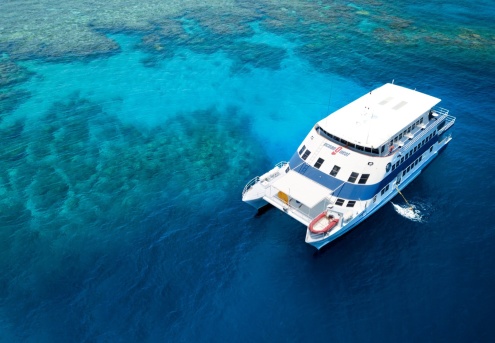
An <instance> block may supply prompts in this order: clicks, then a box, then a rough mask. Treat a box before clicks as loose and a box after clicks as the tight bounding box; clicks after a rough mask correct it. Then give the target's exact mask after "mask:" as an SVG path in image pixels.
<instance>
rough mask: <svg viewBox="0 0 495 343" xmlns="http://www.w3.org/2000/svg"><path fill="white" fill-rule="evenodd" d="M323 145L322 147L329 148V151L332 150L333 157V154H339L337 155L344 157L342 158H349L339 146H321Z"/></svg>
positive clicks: (326, 144) (347, 153)
mask: <svg viewBox="0 0 495 343" xmlns="http://www.w3.org/2000/svg"><path fill="white" fill-rule="evenodd" d="M323 145H324V146H326V147H327V148H329V149H331V150H333V152H332V155H335V154H337V153H339V154H341V155H344V156H349V155H350V153H349V152H347V151H343V150H342V147H341V146H339V147H336V146H335V145H332V144H328V143H325V144H323Z"/></svg>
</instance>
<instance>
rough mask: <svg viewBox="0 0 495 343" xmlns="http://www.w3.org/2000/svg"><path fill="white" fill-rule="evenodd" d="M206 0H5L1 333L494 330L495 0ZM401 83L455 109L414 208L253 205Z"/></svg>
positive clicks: (301, 337) (347, 337)
mask: <svg viewBox="0 0 495 343" xmlns="http://www.w3.org/2000/svg"><path fill="white" fill-rule="evenodd" d="M204 4H205V3H204V2H199V1H192V0H191V1H186V2H181V3H180V4H178V3H166V2H159V1H151V0H150V1H145V2H142V3H140V4H139V6H135V4H134V3H132V2H130V1H129V2H128V3H126V4H124V5H123V4H122V2H116V1H115V2H113V1H108V2H105V4H102V3H98V2H95V1H91V0H88V1H84V2H64V3H63V4H60V3H59V2H56V3H55V2H54V1H50V0H43V1H37V2H32V1H23V2H22V6H21V5H20V2H17V1H10V2H6V3H1V4H0V26H1V28H2V29H1V30H0V52H1V53H2V55H1V58H0V72H1V74H0V75H1V77H0V137H2V145H3V146H2V149H1V150H0V167H1V169H0V170H1V173H0V245H1V246H0V267H1V270H2V271H3V273H2V274H1V276H0V341H2V342H13V341H25V342H53V341H77V342H108V341H112V342H114V341H122V342H124V341H129V342H136V341H143V342H155V341H160V342H161V341H164V340H167V341H187V342H190V341H231V340H232V338H233V337H234V338H235V340H236V341H249V342H251V341H269V340H270V341H306V340H310V339H312V340H333V341H346V342H347V341H358V342H362V341H380V342H383V341H390V342H397V341H406V342H407V341H410V342H416V341H424V340H426V341H460V342H465V341H477V342H490V341H492V340H493V339H494V337H495V331H494V329H493V325H492V324H491V323H492V320H491V317H490V314H491V312H492V310H493V309H494V307H495V293H493V289H495V276H494V274H493V270H494V269H495V258H494V255H493V245H494V243H495V226H494V225H493V223H492V221H491V220H490V219H491V216H490V213H491V211H492V209H493V205H492V203H491V201H490V195H491V192H490V191H491V190H493V189H495V187H494V186H495V182H494V181H493V178H492V176H491V171H492V170H494V168H495V162H494V161H493V159H492V158H491V156H492V155H493V153H495V148H494V145H493V144H491V143H490V138H491V136H492V133H493V132H494V129H495V119H494V118H495V117H494V110H493V99H494V98H493V94H492V90H493V89H494V87H495V65H494V60H493V55H494V52H495V31H494V29H493V25H492V24H493V19H492V18H493V17H494V14H495V13H494V7H493V6H492V5H493V4H492V2H491V1H478V2H476V3H471V2H467V1H457V2H455V3H451V4H445V3H442V2H436V1H429V2H420V3H415V4H414V5H413V4H410V3H409V2H407V3H406V2H403V1H399V2H394V3H392V4H390V3H382V2H379V1H358V2H353V3H347V2H340V1H335V2H322V3H319V2H311V1H291V2H280V1H267V0H263V1H257V2H256V3H255V4H254V3H253V4H251V3H239V2H236V1H227V0H225V1H210V0H209V1H208V5H209V6H206V7H204ZM21 24H22V25H21ZM392 80H395V83H397V84H400V85H404V86H407V87H411V88H417V89H418V90H420V91H423V92H426V93H428V94H431V95H433V96H436V97H439V98H441V99H442V103H441V104H442V105H443V107H446V108H448V109H449V110H450V113H451V114H452V115H454V116H456V117H457V121H456V124H455V126H454V129H453V140H452V142H451V143H450V146H449V147H448V148H447V149H446V151H445V152H444V153H442V154H441V155H440V156H439V157H438V158H437V159H436V160H435V161H434V162H433V163H432V164H431V165H430V166H429V167H428V168H427V169H426V170H425V171H424V172H423V173H422V174H421V175H420V176H419V177H418V178H417V179H416V180H415V181H414V182H413V183H411V184H410V185H409V186H408V187H407V188H406V189H405V190H404V191H403V193H404V195H405V197H406V198H407V200H408V201H409V202H410V203H411V204H413V205H414V206H415V211H418V212H419V213H415V216H414V218H417V217H416V216H420V220H419V221H418V220H409V219H408V218H406V217H404V216H402V215H400V213H397V211H399V212H402V213H403V214H405V215H407V214H408V212H407V204H405V202H404V201H403V199H402V198H401V197H400V196H399V197H396V198H395V199H394V200H393V202H394V205H393V204H389V205H386V206H384V207H383V208H382V209H381V210H380V211H379V212H377V213H376V214H375V215H374V216H373V217H371V218H369V219H368V220H366V222H364V223H363V224H361V225H360V226H359V227H357V228H356V229H354V230H353V231H351V232H350V233H348V234H346V235H345V236H344V237H342V238H340V239H339V240H337V241H336V242H333V243H332V244H330V245H329V246H327V247H325V248H324V249H323V250H322V251H320V252H318V253H317V252H315V251H314V249H313V248H312V247H311V246H309V245H306V244H305V243H304V235H305V227H303V226H302V225H301V224H299V223H298V222H296V221H294V220H293V219H291V218H289V217H288V216H286V215H284V214H283V213H282V212H280V211H277V210H274V209H272V210H268V211H266V212H265V213H264V214H262V215H259V216H257V215H255V211H254V210H253V209H252V208H250V207H249V206H248V205H246V204H244V203H242V201H241V199H240V198H241V192H242V189H243V187H244V185H245V183H246V182H247V181H249V180H250V179H251V178H253V177H254V176H256V175H261V174H262V173H264V172H265V171H267V170H268V169H270V168H271V167H272V165H273V164H275V163H277V162H279V161H281V160H287V159H288V158H290V156H291V155H292V153H293V151H294V150H295V149H296V148H297V146H298V144H299V142H300V141H301V140H302V139H303V138H304V136H305V135H306V133H307V132H308V130H309V129H310V128H311V127H312V126H313V125H314V123H315V122H316V121H318V120H319V119H320V118H322V117H323V116H325V115H326V114H328V113H330V112H331V111H333V110H335V109H337V108H339V107H341V106H343V105H344V104H346V103H348V102H350V101H352V100H354V99H355V98H357V97H359V96H361V95H362V94H364V93H365V92H367V91H369V90H370V89H372V88H374V87H377V86H379V85H381V84H383V83H385V82H391V81H392ZM414 218H413V219H414Z"/></svg>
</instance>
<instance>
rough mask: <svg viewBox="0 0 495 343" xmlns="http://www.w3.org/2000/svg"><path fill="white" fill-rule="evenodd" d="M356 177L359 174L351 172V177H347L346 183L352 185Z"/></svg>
mask: <svg viewBox="0 0 495 343" xmlns="http://www.w3.org/2000/svg"><path fill="white" fill-rule="evenodd" d="M358 176H359V173H355V172H352V173H351V176H349V180H347V181H349V182H350V183H354V182H356V179H357V177H358Z"/></svg>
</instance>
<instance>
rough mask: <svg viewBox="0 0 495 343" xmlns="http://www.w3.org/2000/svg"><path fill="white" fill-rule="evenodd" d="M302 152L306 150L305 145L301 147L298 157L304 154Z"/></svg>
mask: <svg viewBox="0 0 495 343" xmlns="http://www.w3.org/2000/svg"><path fill="white" fill-rule="evenodd" d="M304 150H306V145H303V146H302V148H301V150H299V155H301V154H302V153H303V152H304Z"/></svg>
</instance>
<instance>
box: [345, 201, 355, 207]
mask: <svg viewBox="0 0 495 343" xmlns="http://www.w3.org/2000/svg"><path fill="white" fill-rule="evenodd" d="M355 204H356V201H355V200H350V201H348V202H347V207H354V205H355Z"/></svg>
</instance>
